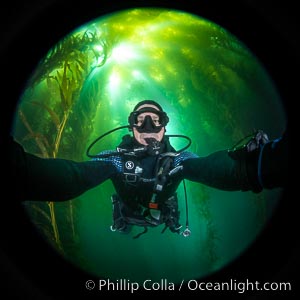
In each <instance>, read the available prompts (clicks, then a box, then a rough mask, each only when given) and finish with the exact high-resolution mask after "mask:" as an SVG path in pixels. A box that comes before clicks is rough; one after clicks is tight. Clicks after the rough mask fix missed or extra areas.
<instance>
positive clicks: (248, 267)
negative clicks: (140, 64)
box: [0, 0, 299, 299]
mask: <svg viewBox="0 0 300 300" xmlns="http://www.w3.org/2000/svg"><path fill="white" fill-rule="evenodd" d="M182 2H183V1H176V0H173V1H143V2H142V1H92V0H86V1H84V2H83V3H80V4H76V3H75V2H72V1H54V0H47V1H43V2H40V1H29V2H26V4H24V3H21V1H15V2H10V3H6V4H5V5H6V6H5V7H3V8H2V7H1V10H0V11H1V17H2V18H1V34H2V43H1V46H0V53H1V66H2V67H1V71H2V72H1V73H2V78H1V83H2V85H1V87H2V95H3V96H2V97H3V102H2V103H3V104H2V109H1V114H2V115H1V148H2V149H1V150H2V151H3V154H2V157H3V161H4V166H5V155H7V153H6V152H5V150H6V148H5V144H6V138H7V137H8V135H9V133H10V129H11V128H10V127H11V121H12V119H13V116H14V113H15V105H16V103H17V101H18V99H19V96H20V94H21V93H22V91H23V88H24V87H25V85H26V80H27V79H28V78H29V77H30V75H31V72H32V71H33V70H34V68H35V67H36V65H37V63H38V62H39V60H40V59H41V58H42V57H43V56H44V55H45V54H46V52H47V51H48V50H49V49H50V48H51V47H52V46H53V45H55V44H56V43H57V41H58V40H59V39H61V38H62V37H64V36H65V35H66V34H68V33H70V31H72V30H74V29H75V28H77V27H78V26H81V25H82V24H84V23H86V22H89V21H90V20H92V19H95V18H98V17H99V16H101V15H104V14H107V13H111V12H114V11H116V10H122V9H127V8H133V7H141V6H157V7H168V8H173V9H183V10H185V11H187V12H190V13H193V14H196V15H199V16H200V17H204V18H206V19H208V20H211V21H213V22H215V23H216V24H218V25H220V26H222V27H223V28H225V29H226V30H228V31H229V32H231V33H232V34H234V35H235V36H236V37H237V38H239V40H240V41H242V42H243V43H244V44H245V45H246V46H247V47H248V48H249V49H250V50H251V51H252V52H253V53H254V54H255V55H256V56H257V58H258V59H259V60H260V61H261V62H262V64H263V65H264V66H265V68H266V70H267V71H268V73H269V74H270V76H271V78H272V79H273V81H274V83H275V85H276V87H277V88H278V91H279V94H280V96H281V98H282V99H283V105H284V107H285V109H286V112H287V115H288V127H289V128H288V129H289V136H291V134H292V133H293V132H291V129H293V128H294V126H293V125H294V124H293V116H292V114H291V112H292V110H293V107H292V105H294V103H296V101H297V97H298V96H297V92H298V82H297V77H296V76H295V75H294V71H295V70H298V69H297V68H298V62H299V61H298V60H299V58H298V57H297V49H298V44H297V32H296V9H295V5H292V4H291V3H290V4H288V3H286V2H287V1H285V2H284V1H275V2H274V1H270V0H262V1H258V0H254V1H253V0H252V1H251V0H244V1H217V0H210V1H184V2H188V3H184V4H182ZM2 5H3V4H2ZM195 5H196V6H195ZM289 143H290V149H292V145H293V144H292V142H291V141H290V140H289ZM291 157H294V156H292V153H291ZM5 167H6V166H5ZM8 167H9V166H8ZM6 172H7V169H5V168H4V170H3V175H4V179H3V180H2V191H3V196H2V213H1V218H0V219H1V224H0V226H1V227H0V228H1V246H0V267H1V276H2V279H1V293H4V294H5V293H6V294H8V296H10V297H11V298H15V299H16V298H17V299H18V297H19V299H21V298H22V299H27V298H30V299H60V298H64V299H69V298H73V297H75V296H79V297H80V298H83V297H97V298H99V297H103V296H105V295H106V293H104V292H101V293H100V291H99V290H94V291H87V290H86V289H85V285H84V284H85V281H86V280H88V279H94V280H98V279H99V278H93V276H91V275H90V274H87V273H85V272H83V271H82V270H79V269H78V268H76V267H75V266H73V265H71V264H70V263H68V262H67V261H65V260H64V259H63V258H62V257H60V256H59V255H58V254H57V253H55V252H54V251H53V250H52V249H51V248H50V247H49V245H48V244H47V243H46V242H45V241H44V240H43V239H41V237H40V235H39V234H38V233H37V230H36V229H35V227H34V226H33V225H32V224H31V222H30V221H29V219H28V217H27V215H26V214H25V212H24V210H23V206H22V204H20V203H18V201H17V199H15V197H14V183H13V182H7V180H5V174H6ZM286 176H288V174H286ZM289 180H290V183H289V184H288V186H287V187H286V188H285V189H284V193H283V196H282V199H281V201H280V203H279V206H278V208H277V209H276V210H275V213H274V214H273V216H272V217H271V221H270V222H268V224H267V225H266V227H265V229H264V230H263V232H262V233H261V234H260V235H259V237H258V238H257V240H256V241H255V242H254V243H253V244H252V245H251V246H250V247H249V248H248V249H247V251H245V252H244V253H243V254H242V255H241V256H240V257H238V258H237V259H236V260H235V261H233V262H232V263H231V264H229V265H228V266H226V267H224V268H223V269H222V270H220V271H218V272H216V273H215V274H212V275H211V276H208V277H207V278H204V279H201V281H212V282H214V281H228V280H230V279H236V280H245V279H249V280H251V281H255V280H258V281H277V282H280V281H290V282H292V284H293V289H295V290H296V276H295V273H296V268H297V266H298V263H299V259H298V257H297V250H299V249H298V241H297V239H298V233H297V232H296V227H297V226H296V225H297V224H296V219H297V215H296V211H297V210H296V203H295V202H296V201H297V199H296V198H297V197H295V196H293V195H294V194H293V193H292V192H291V188H292V182H293V180H292V178H291V176H289ZM4 195H5V196H4ZM184 291H185V292H187V293H188V294H190V295H195V296H201V295H208V296H211V295H214V293H213V292H206V293H205V292H201V294H199V293H195V292H189V291H187V290H186V289H184ZM147 294H149V293H147ZM217 294H219V293H217ZM289 294H290V293H287V297H288V296H289ZM255 296H256V294H255V293H252V294H251V297H255Z"/></svg>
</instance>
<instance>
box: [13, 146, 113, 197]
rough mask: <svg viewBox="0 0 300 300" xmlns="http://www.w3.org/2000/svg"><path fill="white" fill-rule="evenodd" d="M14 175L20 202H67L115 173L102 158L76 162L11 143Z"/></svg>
mask: <svg viewBox="0 0 300 300" xmlns="http://www.w3.org/2000/svg"><path fill="white" fill-rule="evenodd" d="M9 165H10V178H11V181H12V182H13V185H14V186H15V188H16V192H17V198H18V200H20V201H26V200H30V201H65V200H70V199H73V198H75V197H77V196H79V195H81V194H82V193H84V192H86V191H87V190H89V189H91V188H93V187H95V186H97V185H99V184H100V183H102V182H103V181H105V180H106V179H108V178H109V177H110V176H111V175H112V174H113V172H114V168H113V166H111V165H108V164H105V163H104V162H101V161H87V162H75V161H71V160H67V159H54V158H40V157H37V156H35V155H32V154H29V153H27V152H25V151H24V149H23V147H22V146H21V145H20V144H18V143H17V142H15V141H14V140H10V142H9Z"/></svg>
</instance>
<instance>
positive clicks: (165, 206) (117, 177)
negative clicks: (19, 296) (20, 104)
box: [9, 134, 288, 232]
mask: <svg viewBox="0 0 300 300" xmlns="http://www.w3.org/2000/svg"><path fill="white" fill-rule="evenodd" d="M124 141H125V142H124ZM120 146H122V147H123V148H124V147H125V148H127V149H133V148H135V147H136V144H135V142H134V139H133V138H131V137H129V136H126V138H125V139H124V140H123V142H122V143H121V144H120ZM164 147H165V149H164V151H163V153H169V152H171V153H173V154H174V149H173V148H172V147H171V145H170V144H169V142H168V140H167V139H165V141H164ZM9 149H10V163H11V168H10V174H9V175H10V176H11V177H10V178H11V181H13V182H14V184H15V185H16V186H17V189H16V190H15V191H14V192H15V193H16V196H17V197H18V199H19V200H20V201H26V200H31V201H65V200H70V199H73V198H75V197H77V196H79V195H81V194H82V193H84V192H85V191H87V190H88V189H91V188H93V187H95V186H97V185H99V184H101V183H102V182H104V181H106V180H108V179H110V180H112V182H113V185H114V188H115V190H116V194H115V195H114V196H113V197H112V199H113V205H114V219H115V220H117V219H118V218H119V217H120V215H122V217H125V221H126V222H127V223H128V224H138V225H140V226H147V225H149V226H156V225H158V224H161V223H165V224H166V225H167V226H168V227H169V228H170V229H171V230H172V231H174V232H177V231H178V228H179V227H180V224H179V221H178V220H179V212H178V205H177V197H176V190H177V188H178V186H179V184H180V183H181V181H182V180H183V179H187V180H191V181H195V182H199V183H202V184H205V185H208V186H211V187H214V188H217V189H221V190H227V191H237V190H242V191H249V190H251V191H253V192H260V191H261V190H262V189H263V188H274V187H284V186H285V184H286V179H287V176H286V175H287V165H288V163H287V160H288V153H287V136H286V134H285V135H284V136H283V137H282V138H280V139H277V140H274V141H270V142H268V143H267V144H265V145H263V146H262V147H259V148H258V149H256V150H254V151H252V152H250V153H246V154H245V153H244V152H243V151H241V153H239V152H234V153H230V152H229V151H228V150H223V151H217V152H214V153H212V154H210V155H208V156H206V157H198V156H197V155H196V154H193V153H191V152H181V153H177V154H175V155H171V156H169V155H167V156H164V154H163V153H162V154H161V155H155V156H149V155H147V153H139V154H137V155H136V154H133V155H124V154H116V152H115V151H106V152H103V153H101V154H108V153H110V152H113V153H114V154H113V155H107V156H105V157H99V158H97V159H94V160H93V161H86V162H75V161H71V160H65V159H44V158H39V157H36V156H34V155H31V154H29V153H26V152H25V151H24V150H23V148H22V147H21V146H20V145H19V144H18V143H16V142H15V141H13V140H12V139H11V140H10V147H9ZM158 161H159V162H158ZM162 166H163V167H162ZM161 172H162V174H160V173H161ZM158 174H159V175H158ZM155 210H156V211H160V212H161V216H157V214H151V212H153V211H155ZM120 211H121V213H120ZM171 211H173V213H171ZM126 218H127V219H126ZM123 219H124V218H123ZM114 225H115V228H114V229H124V228H123V225H124V224H123V223H122V222H121V223H119V224H118V222H117V221H116V223H115V224H114Z"/></svg>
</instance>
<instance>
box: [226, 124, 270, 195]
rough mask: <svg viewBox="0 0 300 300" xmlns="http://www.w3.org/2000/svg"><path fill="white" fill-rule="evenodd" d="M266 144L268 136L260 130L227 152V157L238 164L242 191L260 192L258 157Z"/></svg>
mask: <svg viewBox="0 0 300 300" xmlns="http://www.w3.org/2000/svg"><path fill="white" fill-rule="evenodd" d="M268 142H269V138H268V135H267V134H266V133H265V132H263V131H262V130H257V131H256V132H254V134H252V135H250V136H246V137H245V138H243V139H242V140H241V141H240V142H239V143H237V144H236V145H235V146H234V147H232V148H231V149H230V150H228V154H229V156H230V157H231V158H233V159H234V160H236V161H238V163H239V168H238V170H239V173H240V174H239V177H240V178H242V181H243V185H244V187H245V188H244V190H252V191H253V192H255V193H259V192H261V191H262V189H263V187H262V185H261V182H260V178H259V176H258V174H259V156H260V152H261V151H262V147H263V146H264V145H265V144H267V143H268Z"/></svg>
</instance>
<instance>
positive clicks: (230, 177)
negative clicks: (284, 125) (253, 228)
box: [183, 133, 288, 193]
mask: <svg viewBox="0 0 300 300" xmlns="http://www.w3.org/2000/svg"><path fill="white" fill-rule="evenodd" d="M287 169H288V141H287V133H285V134H284V135H283V136H282V137H281V138H279V139H276V140H272V141H266V142H264V143H263V144H260V145H259V146H258V147H257V148H255V149H249V147H248V148H247V147H246V146H244V147H241V148H239V149H234V150H224V151H218V152H215V153H212V154H210V155H209V156H207V157H200V158H193V159H189V160H186V161H184V162H183V176H184V178H186V179H189V180H192V181H196V182H200V183H203V184H206V185H208V186H211V187H215V188H217V189H221V190H227V191H238V190H242V191H249V190H251V191H253V192H255V193H258V192H261V191H262V190H263V189H272V188H277V187H285V186H286V183H287V175H288V171H287Z"/></svg>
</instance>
